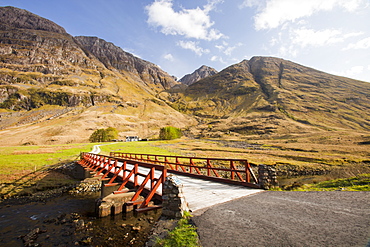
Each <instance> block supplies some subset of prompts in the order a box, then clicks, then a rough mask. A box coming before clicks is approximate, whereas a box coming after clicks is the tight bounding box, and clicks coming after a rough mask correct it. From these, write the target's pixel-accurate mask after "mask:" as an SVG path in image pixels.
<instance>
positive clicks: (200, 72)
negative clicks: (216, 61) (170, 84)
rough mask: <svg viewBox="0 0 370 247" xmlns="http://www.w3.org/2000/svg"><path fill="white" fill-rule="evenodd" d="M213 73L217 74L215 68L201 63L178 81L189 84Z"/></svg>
mask: <svg viewBox="0 0 370 247" xmlns="http://www.w3.org/2000/svg"><path fill="white" fill-rule="evenodd" d="M214 74H217V70H215V69H214V68H211V67H208V66H205V65H202V66H201V67H200V68H199V69H197V70H195V71H194V72H193V73H191V74H187V75H185V76H184V77H182V78H181V79H180V80H179V82H181V83H183V84H185V85H191V84H193V83H195V82H197V81H199V80H201V79H204V78H206V77H208V76H212V75H214Z"/></svg>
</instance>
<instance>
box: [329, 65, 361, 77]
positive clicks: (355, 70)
mask: <svg viewBox="0 0 370 247" xmlns="http://www.w3.org/2000/svg"><path fill="white" fill-rule="evenodd" d="M363 71H364V66H361V65H359V66H353V67H351V68H349V69H348V70H345V71H341V72H338V73H334V74H338V75H341V76H345V77H350V78H353V77H357V76H358V75H359V74H361V73H362V72H363Z"/></svg>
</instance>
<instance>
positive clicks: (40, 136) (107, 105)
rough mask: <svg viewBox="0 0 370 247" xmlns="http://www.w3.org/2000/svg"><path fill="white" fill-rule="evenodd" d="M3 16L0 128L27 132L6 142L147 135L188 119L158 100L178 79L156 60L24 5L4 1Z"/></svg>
mask: <svg viewBox="0 0 370 247" xmlns="http://www.w3.org/2000/svg"><path fill="white" fill-rule="evenodd" d="M0 20H1V23H0V61H1V63H0V108H1V109H2V112H0V129H8V128H24V129H23V130H24V131H22V132H24V133H27V134H26V135H25V136H23V137H21V138H20V137H19V136H17V135H13V136H12V137H11V138H8V139H7V142H8V143H9V144H11V143H13V144H16V145H19V144H22V143H25V142H26V143H27V142H32V143H37V144H44V143H46V144H48V143H66V142H81V141H87V140H88V137H89V135H90V134H91V132H93V131H94V130H95V129H97V128H101V127H102V126H107V127H109V126H111V127H116V128H117V129H118V130H119V131H120V132H121V133H122V135H123V136H124V135H131V134H132V135H140V136H141V137H143V138H148V137H151V136H152V135H155V134H156V133H157V132H158V129H159V128H160V127H163V126H166V125H169V124H171V125H174V126H176V127H185V126H187V125H188V124H190V123H192V122H193V120H192V118H191V117H189V116H185V115H183V114H181V113H179V112H177V111H175V110H174V109H173V108H171V107H169V106H168V105H167V104H166V103H165V102H163V101H161V100H160V99H158V98H156V95H157V94H158V93H159V92H162V91H164V90H166V89H169V88H171V87H173V86H174V85H177V84H179V82H176V81H175V79H174V78H173V77H172V76H170V75H169V74H168V73H166V72H165V71H163V70H161V69H160V68H159V67H158V66H156V65H155V64H153V63H150V62H148V61H144V60H142V59H140V58H137V57H135V56H133V55H132V54H130V53H127V52H125V51H123V50H122V49H121V48H119V47H117V46H115V45H114V44H112V43H109V42H106V41H104V40H102V39H99V38H96V37H82V36H79V37H72V36H71V35H69V34H68V33H66V32H65V30H64V29H63V28H62V27H60V26H58V25H57V24H55V23H53V22H51V21H49V20H47V19H44V18H42V17H39V16H37V15H35V14H32V13H30V12H28V11H26V10H21V9H18V8H14V7H2V8H0ZM87 122H89V124H88V125H86V126H85V124H86V123H87ZM29 124H38V125H41V126H42V127H40V126H39V128H36V129H35V128H32V130H26V129H27V128H28V127H27V126H28V125H29ZM2 136H4V138H6V136H5V135H2ZM36 137H37V140H36Z"/></svg>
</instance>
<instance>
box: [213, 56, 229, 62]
mask: <svg viewBox="0 0 370 247" xmlns="http://www.w3.org/2000/svg"><path fill="white" fill-rule="evenodd" d="M211 61H212V62H220V63H223V64H227V63H226V62H225V61H224V60H223V59H222V57H219V56H212V57H211Z"/></svg>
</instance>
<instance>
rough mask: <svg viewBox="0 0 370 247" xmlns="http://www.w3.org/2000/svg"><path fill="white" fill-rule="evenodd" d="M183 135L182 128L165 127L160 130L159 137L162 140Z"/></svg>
mask: <svg viewBox="0 0 370 247" xmlns="http://www.w3.org/2000/svg"><path fill="white" fill-rule="evenodd" d="M181 136H182V132H181V129H179V128H175V127H171V126H168V127H164V128H161V130H160V132H159V139H161V140H173V139H177V138H180V137H181Z"/></svg>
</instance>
